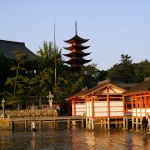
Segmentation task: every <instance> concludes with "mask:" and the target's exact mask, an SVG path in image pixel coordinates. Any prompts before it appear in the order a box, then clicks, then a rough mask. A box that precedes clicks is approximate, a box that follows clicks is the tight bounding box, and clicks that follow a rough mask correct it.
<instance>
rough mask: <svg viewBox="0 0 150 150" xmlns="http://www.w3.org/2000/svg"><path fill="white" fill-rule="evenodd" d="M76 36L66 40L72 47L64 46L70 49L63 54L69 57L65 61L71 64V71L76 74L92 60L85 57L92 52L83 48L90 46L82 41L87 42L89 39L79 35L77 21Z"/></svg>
mask: <svg viewBox="0 0 150 150" xmlns="http://www.w3.org/2000/svg"><path fill="white" fill-rule="evenodd" d="M75 30H76V32H75V36H74V37H73V38H71V39H69V40H66V41H64V42H66V43H68V44H70V45H71V46H70V47H64V49H66V50H69V51H70V53H69V54H63V55H64V56H67V57H69V58H70V59H69V60H68V61H64V62H65V63H67V64H69V65H70V67H69V69H70V71H71V72H72V73H74V74H79V72H80V70H81V68H82V67H83V65H84V64H85V63H88V62H90V61H91V60H85V59H84V58H83V57H85V56H87V55H89V54H90V53H84V52H83V50H85V49H87V48H89V47H90V46H83V45H82V43H85V42H87V41H88V40H89V39H83V38H81V37H79V36H78V35H77V23H75Z"/></svg>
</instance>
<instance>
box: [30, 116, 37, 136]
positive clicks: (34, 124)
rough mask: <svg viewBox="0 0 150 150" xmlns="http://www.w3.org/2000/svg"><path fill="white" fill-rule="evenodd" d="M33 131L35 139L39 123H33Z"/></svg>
mask: <svg viewBox="0 0 150 150" xmlns="http://www.w3.org/2000/svg"><path fill="white" fill-rule="evenodd" d="M31 130H32V131H33V137H34V138H35V136H36V130H37V123H36V122H35V119H34V121H33V122H32V123H31Z"/></svg>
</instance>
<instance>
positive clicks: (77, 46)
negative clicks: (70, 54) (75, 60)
mask: <svg viewBox="0 0 150 150" xmlns="http://www.w3.org/2000/svg"><path fill="white" fill-rule="evenodd" d="M89 47H90V46H83V45H71V46H70V47H64V49H66V50H72V49H82V50H84V49H87V48H89Z"/></svg>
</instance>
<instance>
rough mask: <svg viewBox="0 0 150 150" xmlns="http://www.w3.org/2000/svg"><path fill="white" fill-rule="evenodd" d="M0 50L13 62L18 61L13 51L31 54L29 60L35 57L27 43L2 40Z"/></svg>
mask: <svg viewBox="0 0 150 150" xmlns="http://www.w3.org/2000/svg"><path fill="white" fill-rule="evenodd" d="M0 50H1V51H2V52H3V53H4V55H5V56H6V57H8V58H10V59H12V60H16V56H15V54H13V53H12V51H18V52H19V53H27V54H29V58H31V57H32V56H34V55H35V54H34V53H33V52H31V51H30V50H29V49H28V48H27V47H26V46H25V43H23V42H14V41H6V40H0Z"/></svg>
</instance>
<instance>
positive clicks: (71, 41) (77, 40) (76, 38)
mask: <svg viewBox="0 0 150 150" xmlns="http://www.w3.org/2000/svg"><path fill="white" fill-rule="evenodd" d="M88 40H89V39H83V38H81V37H79V36H78V35H77V34H76V35H75V36H74V37H73V38H71V39H69V40H66V41H64V42H66V43H68V44H72V45H76V44H80V45H81V44H82V43H85V42H87V41H88Z"/></svg>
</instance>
